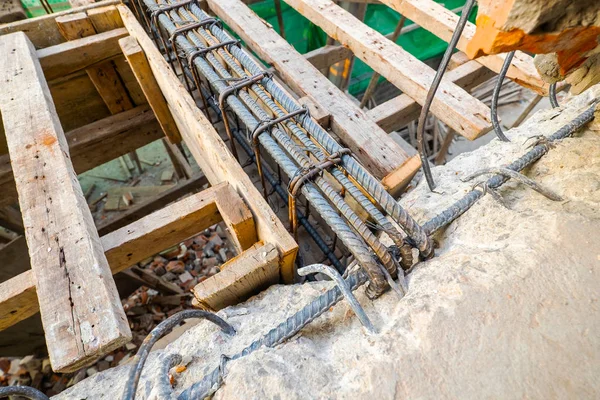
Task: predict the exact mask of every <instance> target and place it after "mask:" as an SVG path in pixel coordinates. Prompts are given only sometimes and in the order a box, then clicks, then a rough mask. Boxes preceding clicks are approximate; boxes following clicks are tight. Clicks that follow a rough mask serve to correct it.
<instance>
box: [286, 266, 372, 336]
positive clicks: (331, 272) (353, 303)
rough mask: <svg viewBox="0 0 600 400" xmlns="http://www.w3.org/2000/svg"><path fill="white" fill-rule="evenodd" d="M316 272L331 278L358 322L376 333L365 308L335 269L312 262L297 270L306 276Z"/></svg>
mask: <svg viewBox="0 0 600 400" xmlns="http://www.w3.org/2000/svg"><path fill="white" fill-rule="evenodd" d="M316 273H321V274H325V275H327V276H328V277H330V278H331V279H332V280H333V282H335V284H336V285H337V287H338V288H339V289H340V292H342V295H343V296H344V297H345V298H346V301H347V302H348V304H349V305H350V308H352V311H354V314H356V316H357V317H358V319H359V320H360V323H361V324H362V325H363V326H364V327H365V328H366V329H367V330H368V331H369V332H371V333H377V330H376V329H375V327H374V326H373V323H372V322H371V320H370V319H369V317H367V314H366V313H365V310H363V308H362V307H361V305H360V303H359V302H358V300H356V297H354V294H352V291H351V290H350V288H349V287H348V284H347V283H346V281H344V279H343V278H342V276H341V275H340V274H339V273H338V272H337V271H336V270H335V269H333V268H331V267H330V266H328V265H324V264H313V265H308V266H306V267H304V268H300V269H299V270H298V275H300V276H306V275H309V274H316Z"/></svg>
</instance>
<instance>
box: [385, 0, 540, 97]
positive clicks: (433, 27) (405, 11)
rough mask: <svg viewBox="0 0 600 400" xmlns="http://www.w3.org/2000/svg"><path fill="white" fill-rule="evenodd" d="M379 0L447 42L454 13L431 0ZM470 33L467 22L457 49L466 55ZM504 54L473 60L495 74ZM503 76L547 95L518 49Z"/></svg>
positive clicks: (529, 61) (472, 28)
mask: <svg viewBox="0 0 600 400" xmlns="http://www.w3.org/2000/svg"><path fill="white" fill-rule="evenodd" d="M381 2H382V3H384V4H386V5H388V6H389V7H391V8H393V9H394V10H396V11H398V12H399V13H400V14H402V15H405V16H406V17H407V18H409V19H410V20H412V21H414V22H415V23H416V24H418V25H419V26H421V27H423V28H425V29H427V30H428V31H429V32H431V33H433V34H434V35H436V36H437V37H439V38H440V39H442V40H444V41H446V42H449V41H450V38H451V37H452V33H453V32H454V28H455V27H456V23H457V22H458V18H459V16H458V15H456V14H454V13H453V12H452V11H450V10H448V9H447V8H445V7H444V6H443V5H441V4H438V3H436V2H435V1H433V0H401V1H400V0H381ZM474 36H475V25H473V24H472V23H470V22H467V25H466V26H465V29H464V31H463V33H462V35H461V37H460V40H459V41H458V44H457V48H458V49H459V50H460V51H463V52H465V53H467V54H468V51H467V44H468V43H469V42H470V41H471V40H472V39H473V37H474ZM505 57H506V55H505V54H497V55H492V56H485V57H479V58H477V62H479V63H481V64H482V65H485V66H486V67H488V68H489V69H491V70H492V71H494V72H496V73H498V72H500V69H501V68H502V64H503V63H504V59H505ZM506 77H507V78H508V79H511V80H513V81H515V82H517V83H518V84H520V85H522V86H525V87H527V88H529V89H531V90H534V91H535V92H537V93H539V94H541V95H544V96H547V95H548V87H549V86H548V84H547V83H545V82H544V81H542V78H541V77H540V75H539V73H538V72H537V70H536V69H535V66H534V65H533V57H531V56H529V55H527V54H525V53H523V52H521V51H517V52H516V53H515V56H514V58H513V60H512V64H511V67H510V68H509V70H508V72H507V74H506Z"/></svg>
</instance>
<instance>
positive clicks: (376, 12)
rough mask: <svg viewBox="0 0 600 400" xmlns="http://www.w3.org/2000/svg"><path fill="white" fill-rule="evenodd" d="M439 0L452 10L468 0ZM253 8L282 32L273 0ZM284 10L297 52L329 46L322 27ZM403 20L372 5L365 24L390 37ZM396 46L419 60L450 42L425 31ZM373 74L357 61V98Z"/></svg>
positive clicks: (352, 88)
mask: <svg viewBox="0 0 600 400" xmlns="http://www.w3.org/2000/svg"><path fill="white" fill-rule="evenodd" d="M436 1H437V2H438V3H442V1H443V4H444V6H445V7H446V8H448V9H451V10H452V9H455V8H458V7H461V6H462V5H464V3H465V0H436ZM250 7H251V8H252V9H253V10H254V12H256V13H257V14H258V15H259V16H260V17H261V18H263V19H265V20H266V21H267V22H268V23H269V24H271V25H272V26H273V28H274V29H275V30H277V31H279V24H278V22H277V14H276V12H275V6H274V4H273V0H264V1H261V2H259V3H255V4H253V5H252V6H250ZM281 7H282V14H283V18H284V25H285V34H286V39H287V41H288V42H290V43H291V44H292V45H293V46H294V47H295V48H296V50H298V51H299V52H300V53H302V54H304V53H307V52H309V51H311V50H314V49H317V48H319V47H321V46H324V45H325V42H326V40H327V36H326V35H325V33H324V32H323V31H322V30H321V29H320V28H319V27H317V26H316V25H314V24H312V23H311V22H310V21H308V20H307V19H306V18H304V17H303V16H302V15H300V14H299V13H297V12H296V10H294V9H293V8H291V7H289V6H288V5H287V4H285V3H284V2H281ZM476 15H477V10H473V13H471V18H470V19H471V21H474V19H475V16H476ZM399 20H400V14H398V13H397V12H395V11H394V10H392V9H390V8H389V7H387V6H385V5H383V4H369V5H368V7H367V12H366V15H365V20H364V21H365V23H366V24H367V25H369V26H370V27H372V28H373V29H375V30H377V31H378V32H380V33H382V34H384V35H387V34H389V33H392V32H393V31H394V29H395V28H396V25H397V24H398V21H399ZM410 25H413V22H412V21H409V20H407V21H406V23H405V24H404V26H405V27H407V26H410ZM396 43H398V44H399V45H400V46H402V47H403V48H404V49H405V50H406V51H408V52H409V53H411V54H412V55H414V56H415V57H417V58H418V59H419V60H427V59H430V58H433V57H436V56H439V55H440V54H442V53H443V52H444V50H446V42H444V41H443V40H440V39H438V38H437V37H436V36H435V35H433V34H432V33H430V32H428V31H426V30H425V29H422V28H419V29H416V30H414V31H412V32H408V33H406V34H403V35H401V36H400V37H399V38H398V40H397V41H396ZM372 74H373V70H372V69H371V68H370V67H369V66H368V65H366V64H365V63H364V62H362V61H361V60H359V59H356V61H355V63H354V68H353V70H352V77H351V79H350V85H349V87H348V91H349V92H350V93H351V94H353V95H356V94H358V93H361V92H363V91H364V90H365V89H366V88H367V85H368V83H369V79H370V78H371V75H372Z"/></svg>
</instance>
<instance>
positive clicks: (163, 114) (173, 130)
mask: <svg viewBox="0 0 600 400" xmlns="http://www.w3.org/2000/svg"><path fill="white" fill-rule="evenodd" d="M119 45H120V46H121V49H122V50H123V54H124V55H125V58H126V59H127V62H128V63H129V66H130V67H131V69H132V71H133V74H134V75H135V77H136V79H137V81H138V83H139V84H140V86H141V88H142V91H143V92H144V94H145V95H146V99H148V104H150V107H152V110H153V111H154V115H156V119H157V120H158V122H159V123H160V126H161V127H162V129H163V132H164V133H165V135H166V136H167V137H168V138H169V141H170V142H171V144H176V143H179V142H181V134H180V133H179V129H178V128H177V125H176V124H175V120H174V119H173V116H172V115H171V112H170V111H169V107H168V106H167V102H166V101H165V97H164V96H163V94H162V93H161V91H160V87H159V86H158V83H156V79H154V75H153V74H152V70H151V69H150V64H148V60H147V59H146V56H145V55H144V52H143V51H142V48H141V47H140V46H139V45H138V43H137V41H136V40H135V39H134V38H133V37H131V36H128V37H125V38H123V39H120V40H119Z"/></svg>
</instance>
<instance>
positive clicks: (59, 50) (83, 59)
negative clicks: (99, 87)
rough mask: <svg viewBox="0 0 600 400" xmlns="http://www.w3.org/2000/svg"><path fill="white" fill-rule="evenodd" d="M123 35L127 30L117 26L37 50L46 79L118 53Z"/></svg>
mask: <svg viewBox="0 0 600 400" xmlns="http://www.w3.org/2000/svg"><path fill="white" fill-rule="evenodd" d="M124 36H127V30H125V28H119V29H113V30H112V31H108V32H104V33H99V34H97V35H94V36H88V37H85V38H81V39H77V40H73V41H70V42H66V43H61V44H57V45H54V46H50V47H47V48H44V49H40V50H38V51H37V55H38V58H39V60H40V64H41V65H42V69H43V70H44V75H45V76H46V80H48V81H50V80H53V79H56V78H59V77H61V76H65V75H68V74H72V73H73V72H76V71H79V70H82V69H86V68H89V67H91V66H92V65H94V64H97V63H99V62H102V61H106V60H108V59H110V58H112V57H114V56H116V55H118V54H120V53H121V48H120V47H119V43H118V41H119V39H120V38H122V37H124Z"/></svg>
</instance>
